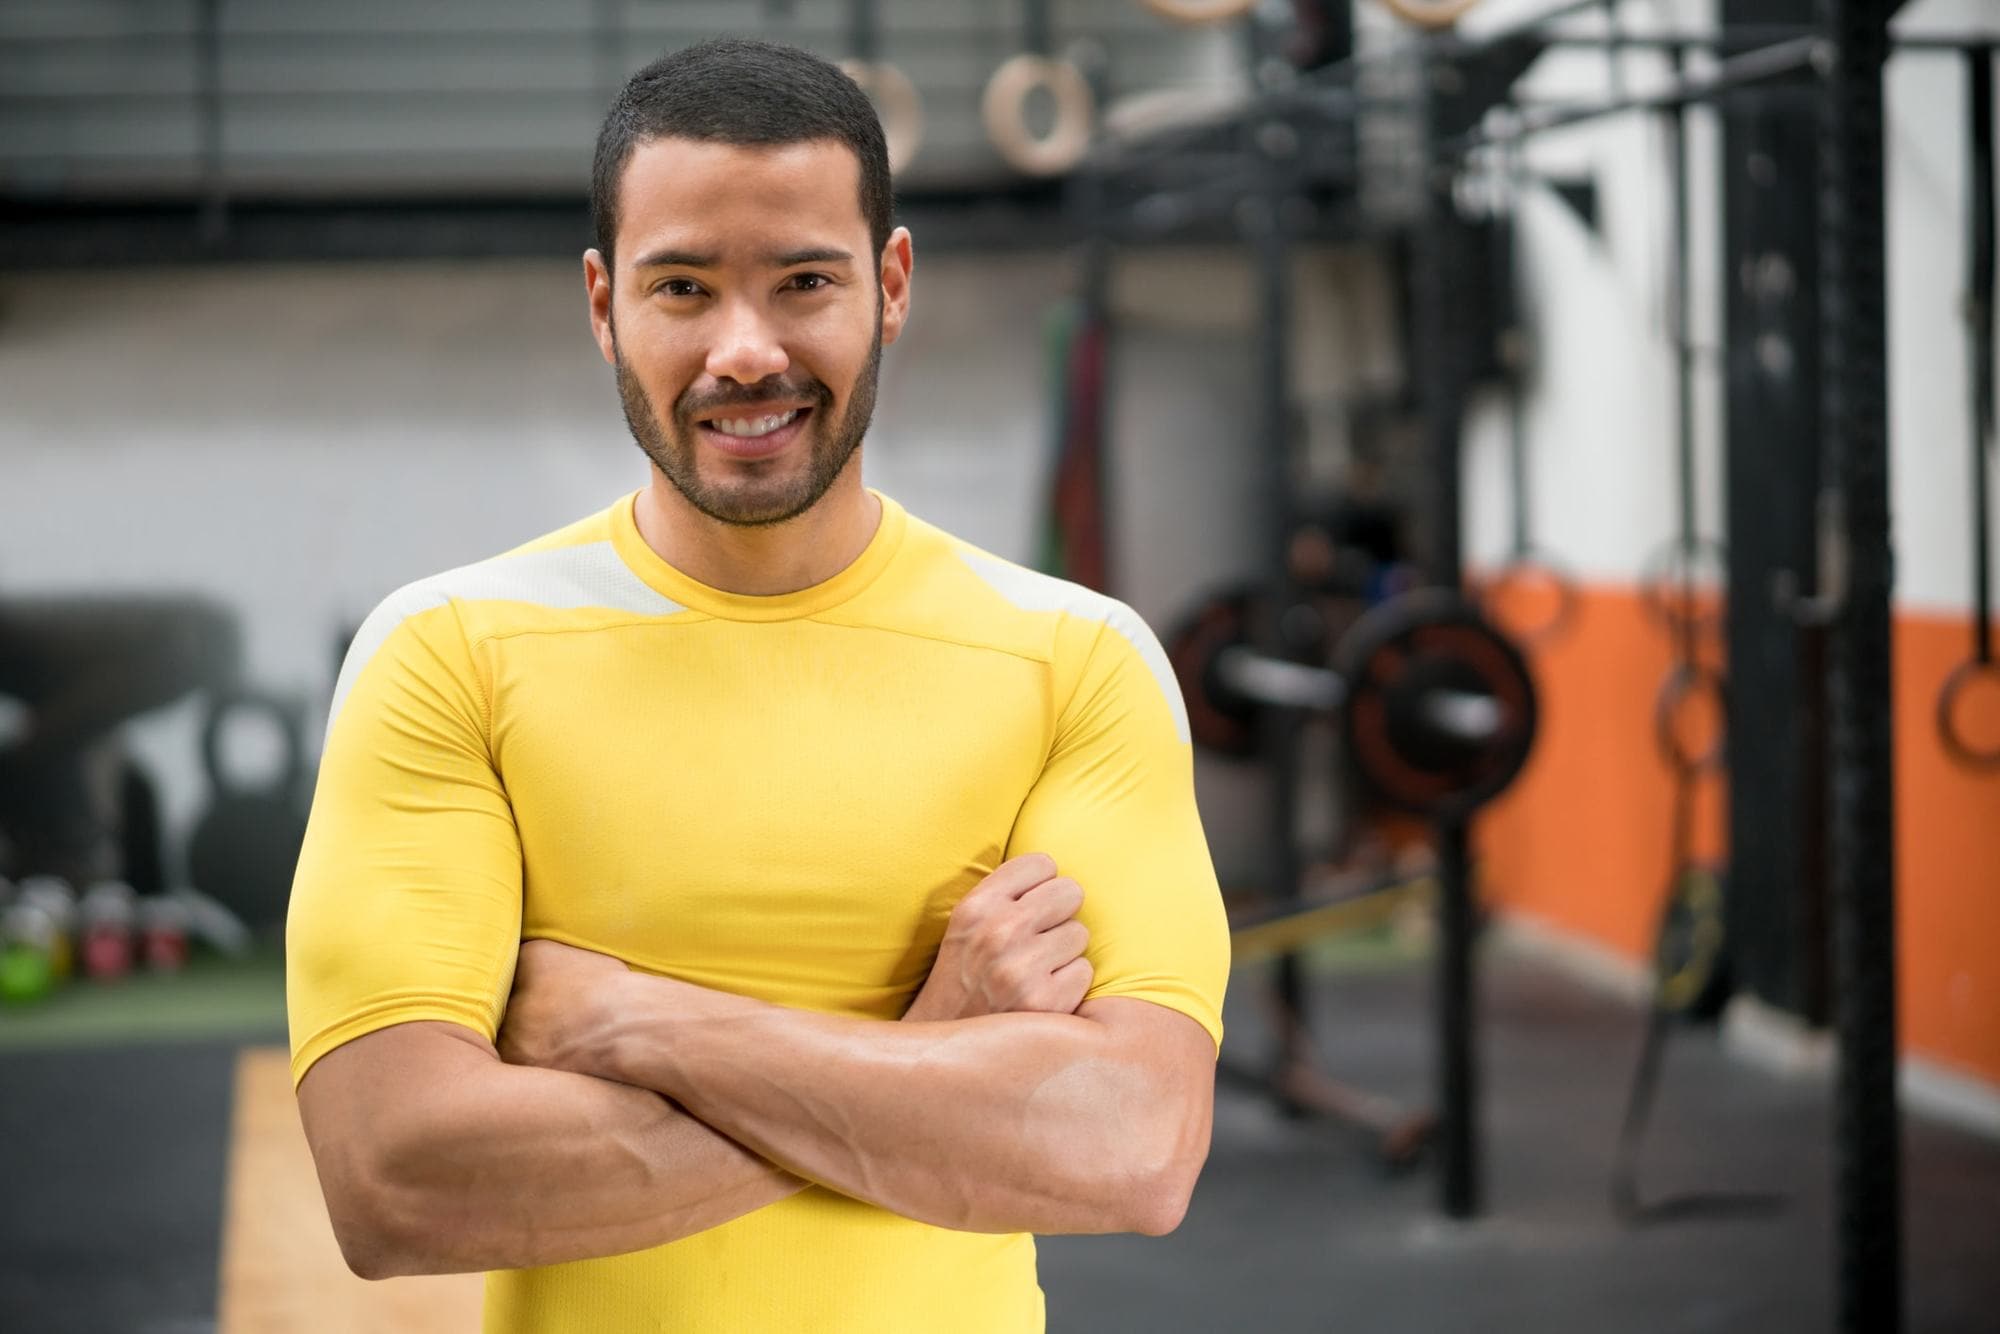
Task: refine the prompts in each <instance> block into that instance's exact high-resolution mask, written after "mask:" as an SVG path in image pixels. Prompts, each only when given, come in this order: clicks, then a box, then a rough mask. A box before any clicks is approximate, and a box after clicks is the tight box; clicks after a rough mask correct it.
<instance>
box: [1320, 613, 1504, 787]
mask: <svg viewBox="0 0 2000 1334" xmlns="http://www.w3.org/2000/svg"><path fill="white" fill-rule="evenodd" d="M1335 670H1337V671H1338V672H1339V673H1340V674H1341V675H1342V676H1344V677H1345V678H1346V679H1347V682H1348V700H1347V707H1346V709H1345V710H1344V711H1343V713H1342V727H1343V731H1344V735H1345V738H1346V745H1347V753H1348V758H1349V762H1350V763H1351V764H1352V765H1353V766H1354V769H1355V771H1356V773H1357V774H1358V775H1359V776H1360V778H1361V779H1362V780H1363V781H1364V782H1365V783H1366V784H1367V785H1368V787H1369V789H1370V790H1371V791H1373V792H1374V794H1375V795H1376V796H1377V797H1378V798H1380V799H1381V800H1382V801H1384V802H1386V803H1388V804H1389V805H1391V806H1394V807H1397V808H1398V809H1401V810H1405V811H1410V812H1413V813H1415V814H1419V815H1426V816H1430V817H1431V818H1433V819H1445V820H1462V819H1464V818H1465V817H1467V816H1469V815H1470V814H1471V813H1472V812H1473V811H1475V810H1477V809H1478V808H1479V807H1480V806H1482V805H1484V804H1485V803H1486V802H1488V801H1491V800H1492V799H1493V798H1494V797H1496V796H1498V795H1499V794H1500V793H1501V792H1503V791H1505V790H1506V788H1507V785H1508V784H1510V783H1512V782H1513V781H1514V779H1515V777H1516V776H1518V775H1519V774H1520V772H1521V769H1522V767H1523V766H1524V765H1526V764H1527V762H1528V756H1529V754H1530V753H1531V752H1532V750H1533V749H1534V742H1535V727H1536V720H1537V707H1536V697H1535V682H1534V677H1533V675H1532V674H1531V673H1530V672H1529V670H1528V663H1527V659H1526V658H1525V657H1524V656H1523V655H1522V653H1521V650H1520V649H1519V648H1518V647H1517V646H1516V645H1515V644H1514V642H1513V641H1512V640H1510V639H1508V638H1507V636H1505V635H1504V634H1502V633H1501V632H1500V631H1499V630H1498V629H1497V628H1495V627H1494V625H1493V623H1492V622H1491V621H1489V620H1487V619H1486V618H1485V617H1484V616H1482V615H1480V613H1479V612H1478V610H1477V609H1476V608H1474V607H1473V606H1472V605H1471V604H1470V603H1468V602H1466V601H1465V600H1464V599H1463V598H1461V597H1459V596H1458V595H1457V594H1456V593H1453V592H1451V591H1449V590H1447V589H1435V588H1431V589H1418V590H1416V591H1414V592H1411V593H1406V594H1403V595H1402V596H1400V597H1396V598H1392V599H1390V600H1389V601H1387V602H1384V603H1382V604H1381V605H1380V606H1377V607H1374V608H1372V609H1371V610H1369V611H1368V612H1367V613H1366V614H1365V615H1363V616H1362V618H1361V619H1360V620H1359V621H1357V622H1356V623H1355V625H1354V628H1353V629H1352V630H1350V631H1349V632H1348V633H1347V635H1346V636H1345V637H1344V638H1343V639H1342V640H1341V643H1340V652H1339V655H1338V660H1337V662H1336V666H1335ZM1440 690H1450V691H1457V692H1463V693H1466V694H1473V695H1483V696H1485V697H1487V698H1490V699H1491V700H1493V701H1494V703H1495V705H1496V706H1497V709H1498V724H1497V726H1496V727H1495V729H1494V731H1493V735H1492V736H1491V737H1490V738H1485V739H1482V740H1479V741H1471V740H1468V739H1466V738H1464V737H1459V736H1453V735H1450V734H1448V733H1445V732H1441V731H1440V730H1438V729H1437V728H1435V727H1429V726H1426V725H1425V724H1424V722H1423V720H1424V718H1425V717H1427V716H1428V711H1427V709H1426V708H1425V707H1424V706H1425V704H1426V703H1427V700H1428V698H1429V697H1431V696H1433V695H1434V694H1435V692H1437V691H1440Z"/></svg>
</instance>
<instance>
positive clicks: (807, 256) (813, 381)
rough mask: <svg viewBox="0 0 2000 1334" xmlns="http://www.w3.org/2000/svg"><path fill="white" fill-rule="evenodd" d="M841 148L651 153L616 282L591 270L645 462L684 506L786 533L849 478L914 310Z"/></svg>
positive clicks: (641, 150)
mask: <svg viewBox="0 0 2000 1334" xmlns="http://www.w3.org/2000/svg"><path fill="white" fill-rule="evenodd" d="M860 170H861V168H860V163H859V162H858V161H857V160H856V159H855V156H854V154H853V152H852V151H851V150H849V149H848V148H847V147H846V146H845V145H843V144H840V143H836V142H831V141H812V142H808V143H801V144H786V145H781V146H776V147H740V146H736V145H730V144H713V143H700V142H696V141H692V140H686V139H659V140H654V141H652V142H650V143H644V144H641V145H639V147H638V148H637V149H635V150H634V152H633V154H632V160H631V161H630V163H628V164H627V166H626V168H625V175H624V179H623V182H622V189H621V195H620V200H619V222H618V236H617V242H616V260H617V271H616V272H615V273H605V272H604V271H603V266H602V262H601V260H600V259H599V258H598V256H597V253H596V252H595V251H592V252H590V254H589V255H588V256H586V259H585V267H586V274H587V277H588V280H589V283H590V288H591V314H592V320H593V323H594V324H595V325H596V326H597V334H598V342H599V346H600V347H601V348H602V349H603V350H604V354H605V357H606V359H607V360H608V361H610V362H611V363H612V365H613V366H614V367H615V368H616V369H617V373H618V394H619V398H620V400H621V402H622V403H623V405H624V409H625V420H626V422H627V423H628V424H629V425H630V427H631V429H632V436H633V438H634V439H635V440H636V441H638V443H639V447H640V448H641V449H643V450H644V451H645V452H646V454H647V456H648V457H649V458H651V459H652V461H653V463H654V464H655V465H656V466H657V467H658V468H659V470H660V472H661V473H662V474H663V475H664V476H665V477H666V478H667V480H668V481H669V482H671V483H672V484H673V485H674V487H675V488H676V489H677V490H678V491H679V492H680V493H681V494H682V495H683V496H685V497H686V498H687V500H688V502H689V503H690V504H692V505H693V506H694V507H695V508H696V509H698V510H700V511H701V512H702V513H703V514H706V515H708V516H709V517H710V518H713V519H717V520H720V521H722V522H724V523H732V524H770V523H782V522H783V521H785V520H786V519H790V518H792V517H794V516H796V515H798V514H801V513H803V512H804V511H806V510H807V509H810V508H811V507H812V505H813V504H814V503H815V502H816V501H818V500H819V498H820V497H821V496H822V495H824V494H825V493H826V491H827V489H828V488H829V487H831V486H832V485H833V483H834V481H835V480H836V479H837V478H839V477H840V476H841V474H842V472H843V471H844V470H845V469H846V468H847V467H848V466H849V464H850V461H851V459H852V456H853V454H854V451H855V449H856V448H857V447H858V446H859V445H860V443H861V438H862V436H863V435H864V434H865V433H866V432H867V429H868V420H869V417H870V415H871V414H872V413H873V411H874V408H875V381H876V374H877V371H878V368H879V367H880V364H881V356H882V346H883V344H884V343H890V342H894V341H895V339H896V337H897V336H898V335H899V334H900V333H901V332H902V326H903V320H904V317H905V315H906V312H907V310H908V282H909V239H908V234H907V233H905V232H903V231H901V230H900V229H899V230H898V232H897V233H896V236H895V237H893V238H892V239H891V242H890V244H889V246H888V248H887V249H886V250H885V251H884V252H883V254H882V255H879V256H878V255H876V254H875V253H874V252H873V250H872V249H871V247H870V245H869V237H868V223H867V220H866V219H865V218H864V217H863V216H862V213H861V205H860V196H859V184H860V179H859V178H860Z"/></svg>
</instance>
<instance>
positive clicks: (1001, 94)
mask: <svg viewBox="0 0 2000 1334" xmlns="http://www.w3.org/2000/svg"><path fill="white" fill-rule="evenodd" d="M1037 88H1046V89H1048V90H1049V95H1050V96H1052V97H1054V98H1055V100H1056V123H1055V124H1054V126H1052V127H1051V128H1050V130H1049V132H1048V133H1047V134H1046V135H1044V136H1042V137H1041V138H1039V139H1037V138H1035V137H1033V136H1032V135H1030V134H1029V133H1028V127H1027V122H1026V120H1025V119H1024V117H1023V116H1022V114H1021V113H1022V111H1023V109H1024V108H1025V107H1026V106H1027V102H1028V94H1030V93H1032V92H1034V91H1035V89H1037ZM979 114H980V116H981V117H982V118H983V119H984V120H985V122H986V137H987V138H988V139H991V140H992V141H993V146H994V147H995V148H997V149H999V150H1000V156H1001V157H1003V158H1005V159H1007V161H1008V162H1009V163H1010V164H1011V165H1013V166H1014V167H1017V168H1019V169H1020V170H1021V171H1025V172H1027V173H1028V174H1029V175H1031V176H1056V175H1060V174H1061V173H1063V172H1065V171H1068V170H1069V169H1070V168H1071V167H1074V166H1075V165H1076V164H1077V163H1079V162H1081V161H1082V160H1083V155H1084V153H1085V151H1087V150H1088V149H1089V147H1090V132H1091V128H1092V126H1093V124H1094V123H1095V122H1096V120H1097V106H1096V99H1095V98H1093V97H1092V96H1091V92H1090V81H1089V80H1088V79H1086V78H1084V77H1083V71H1082V70H1080V69H1078V68H1077V67H1076V66H1075V65H1074V64H1073V63H1072V62H1070V61H1067V60H1062V59H1060V58H1057V57H1054V56H1038V55H1035V54H1033V53H1032V52H1026V51H1024V52H1022V53H1021V54H1020V55H1017V56H1010V57H1009V58H1008V59H1006V60H1004V61H1002V62H1001V64H1000V67H999V68H998V69H996V70H994V71H993V77H991V78H989V79H988V80H987V81H986V93H985V95H984V96H983V97H982V98H981V99H980V103H979Z"/></svg>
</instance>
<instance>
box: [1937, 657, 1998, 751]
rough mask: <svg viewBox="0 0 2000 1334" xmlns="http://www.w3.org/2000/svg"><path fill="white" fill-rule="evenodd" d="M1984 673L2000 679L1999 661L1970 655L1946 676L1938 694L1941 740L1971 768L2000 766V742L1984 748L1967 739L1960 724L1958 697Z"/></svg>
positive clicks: (1947, 748) (1938, 723) (1938, 727)
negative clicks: (1960, 728) (1985, 659)
mask: <svg viewBox="0 0 2000 1334" xmlns="http://www.w3.org/2000/svg"><path fill="white" fill-rule="evenodd" d="M1982 676H1985V677H1991V678H1993V679H1994V680H1995V681H2000V662H1992V661H1981V660H1980V659H1978V658H1967V659H1966V660H1965V661H1964V662H1961V663H1960V664H1958V666H1956V667H1954V668H1952V669H1951V675H1950V676H1947V677H1946V678H1945V679H1944V685H1943V686H1942V687H1941V688H1940V689H1939V690H1938V697H1937V729H1938V740H1939V741H1942V742H1943V743H1944V748H1945V750H1946V751H1947V752H1949V753H1950V755H1951V757H1952V758H1953V759H1954V760H1957V761H1958V762H1959V763H1960V764H1963V765H1965V766H1967V767H1968V768H1972V769H2000V745H1995V746H1993V747H1991V748H1988V749H1981V748H1980V747H1978V746H1975V745H1974V744H1972V743H1971V742H1970V741H1967V740H1966V739H1965V734H1964V733H1963V732H1961V731H1960V730H1959V726H1958V697H1959V696H1960V695H1962V694H1964V693H1965V688H1966V687H1967V686H1969V685H1971V684H1972V683H1973V682H1974V681H1977V680H1978V679H1979V678H1980V677H1982Z"/></svg>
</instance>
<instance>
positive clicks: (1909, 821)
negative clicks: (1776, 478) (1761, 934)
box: [1478, 587, 2000, 1085]
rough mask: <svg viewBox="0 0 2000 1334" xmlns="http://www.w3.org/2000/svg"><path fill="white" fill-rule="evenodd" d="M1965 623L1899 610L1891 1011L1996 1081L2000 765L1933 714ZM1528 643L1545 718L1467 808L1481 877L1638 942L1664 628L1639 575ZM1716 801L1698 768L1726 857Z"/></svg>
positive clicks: (1996, 727)
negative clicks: (1559, 629) (1515, 769)
mask: <svg viewBox="0 0 2000 1334" xmlns="http://www.w3.org/2000/svg"><path fill="white" fill-rule="evenodd" d="M1502 614H1503V615H1504V608H1503V609H1502ZM1969 638H1970V635H1969V631H1968V629H1967V626H1966V623H1965V621H1964V619H1963V618H1960V619H1957V620H1953V619H1952V618H1949V617H1944V616H1937V615H1933V614H1927V613H1903V614H1899V615H1898V617H1897V619H1896V625H1895V641H1894V651H1895V661H1894V673H1895V686H1894V691H1895V701H1894V708H1895V728H1896V740H1895V762H1896V775H1895V782H1896V858H1897V893H1898V916H1897V922H1898V927H1897V929H1898V966H1899V972H1900V982H1899V991H1898V996H1899V1006H1900V1026H1901V1038H1902V1042H1903V1046H1904V1050H1905V1051H1907V1052H1911V1053H1914V1054H1919V1055H1922V1056H1924V1057H1926V1058H1928V1059H1930V1060H1933V1061H1935V1062H1937V1063H1939V1064H1941V1065H1945V1066H1949V1067H1951V1068H1953V1069H1956V1070H1958V1071H1960V1072H1963V1073H1966V1074H1970V1075H1973V1076H1975V1077H1978V1078H1980V1079H1983V1080H1986V1081H1988V1082H1990V1083H1994V1084H1996V1085H2000V773H1994V772H1987V773H1975V772H1971V771H1968V770H1966V769H1965V768H1963V767H1961V766H1959V765H1957V764H1955V763H1954V762H1953V761H1952V760H1951V759H1950V758H1949V757H1948V756H1947V755H1946V753H1945V751H1944V747H1943V746H1942V744H1941V743H1940V742H1939V741H1938V738H1937V734H1936V732H1935V730H1934V728H1933V724H1932V717H1933V709H1934V704H1935V700H1936V696H1937V690H1938V687H1939V685H1940V684H1941V683H1942V682H1943V680H1944V677H1945V675H1946V674H1947V673H1948V672H1949V671H1950V670H1951V669H1952V668H1953V667H1954V666H1956V665H1957V663H1959V662H1960V661H1961V660H1963V658H1964V656H1965V654H1966V648H1967V641H1968V639H1969ZM1532 656H1533V660H1534V664H1535V670H1536V675H1537V679H1538V683H1539V685H1540V687H1541V696H1542V708H1543V728H1542V732H1541V735H1540V738H1539V739H1538V741H1537V743H1536V751H1535V755H1534V758H1533V760H1532V761H1531V762H1530V764H1529V766H1528V769H1527V771H1526V772H1525V773H1523V775H1522V776H1521V780H1520V781H1519V782H1518V783H1517V784H1516V785H1515V786H1514V788H1513V789H1512V790H1511V791H1509V792H1508V793H1507V795H1506V796H1505V797H1503V798H1502V799H1501V800H1500V801H1498V802H1496V803H1494V805H1493V806H1492V807H1491V808H1490V809H1489V810H1488V812H1487V813H1486V814H1485V815H1484V816H1483V817H1482V819H1481V821H1480V829H1479V833H1478V838H1479V844H1480V853H1481V857H1482V868H1483V876H1484V880H1483V891H1484V893H1485V894H1486V896H1487V898H1488V899H1489V901H1490V902H1491V903H1492V904H1493V905H1494V906H1495V907H1496V908H1498V909H1499V910H1501V911H1503V912H1512V913H1519V914H1523V915H1527V916H1531V917H1534V918H1538V919H1541V920H1543V921H1546V922H1548V923H1549V924H1551V925H1553V926H1556V927H1558V928H1560V929H1562V930H1564V931H1568V932H1570V933H1573V934H1576V935H1580V936H1583V937H1586V938H1588V939H1591V940H1594V941H1596V942H1598V943H1600V944H1603V945H1606V946H1608V947H1610V948H1611V949H1613V950H1614V951H1616V952H1617V953H1619V954H1622V955H1624V956H1625V957H1627V958H1629V959H1632V960H1635V961H1642V960H1645V959H1648V958H1650V956H1651V953H1652V941H1653V931H1654V924H1655V922H1656V920H1657V917H1658V913H1659V908H1660V903H1661V900H1662V898H1663V895H1664V893H1665V890H1666V880H1667V872H1668V853H1669V838H1670V834H1669V823H1668V822H1669V814H1670V809H1671V807H1670V802H1671V799H1672V780H1671V776H1670V774H1669V771H1668V768H1667V764H1666V762H1665V760H1664V759H1663V758H1661V756H1660V754H1659V750H1658V746H1657V744H1656V742H1655V740H1654V735H1653V721H1652V720H1653V700H1654V693H1655V691H1657V690H1658V688H1659V684H1660V681H1661V679H1662V678H1663V677H1664V675H1665V674H1666V672H1667V670H1668V668H1669V666H1670V665H1671V661H1672V656H1671V652H1670V644H1669V641H1668V638H1667V635H1666V633H1665V631H1664V630H1663V629H1662V628H1661V626H1660V625H1659V623H1658V622H1657V621H1655V620H1654V619H1653V618H1652V617H1651V616H1649V615H1648V613H1647V612H1646V610H1645V608H1644V606H1643V605H1642V604H1641V602H1640V599H1639V597H1638V595H1637V593H1636V592H1635V591H1634V590H1632V589H1629V588H1619V587H1598V588H1590V589H1584V590H1582V591H1581V593H1580V597H1579V603H1578V608H1577V615H1576V619H1575V620H1574V621H1573V623H1572V624H1571V626H1570V627H1569V629H1568V630H1567V631H1566V632H1565V633H1564V634H1563V635H1561V636H1560V637H1559V638H1557V639H1555V640H1553V641H1551V642H1550V643H1548V644H1546V645H1542V646H1538V647H1537V648H1535V649H1534V650H1533V653H1532ZM1996 697H2000V692H1995V694H1994V695H1989V696H1986V697H1984V698H1982V699H1980V700H1979V701H1978V702H1977V703H1978V707H1977V708H1976V709H1975V710H1974V712H1973V714H1972V715H1971V717H1972V721H1973V722H1974V725H1975V730H1976V731H1977V732H1978V733H1979V735H1981V736H1983V737H1989V738H1990V737H1994V736H2000V698H1996ZM1735 723H1736V725H1737V726H1754V725H1755V720H1754V717H1740V718H1738V719H1736V720H1735ZM1726 800H1727V791H1726V788H1725V786H1724V783H1723V782H1722V781H1721V780H1719V779H1707V780H1704V781H1703V782H1702V784H1701V786H1700V789H1699V791H1698V793H1697V801H1696V816H1697V818H1696V821H1695V831H1696V836H1695V846H1696V850H1697V854H1698V855H1700V856H1704V857H1713V858H1716V859H1718V860H1720V859H1723V858H1724V856H1725V853H1726V848H1725V828H1726V814H1727V812H1726V807H1725V802H1726Z"/></svg>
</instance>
